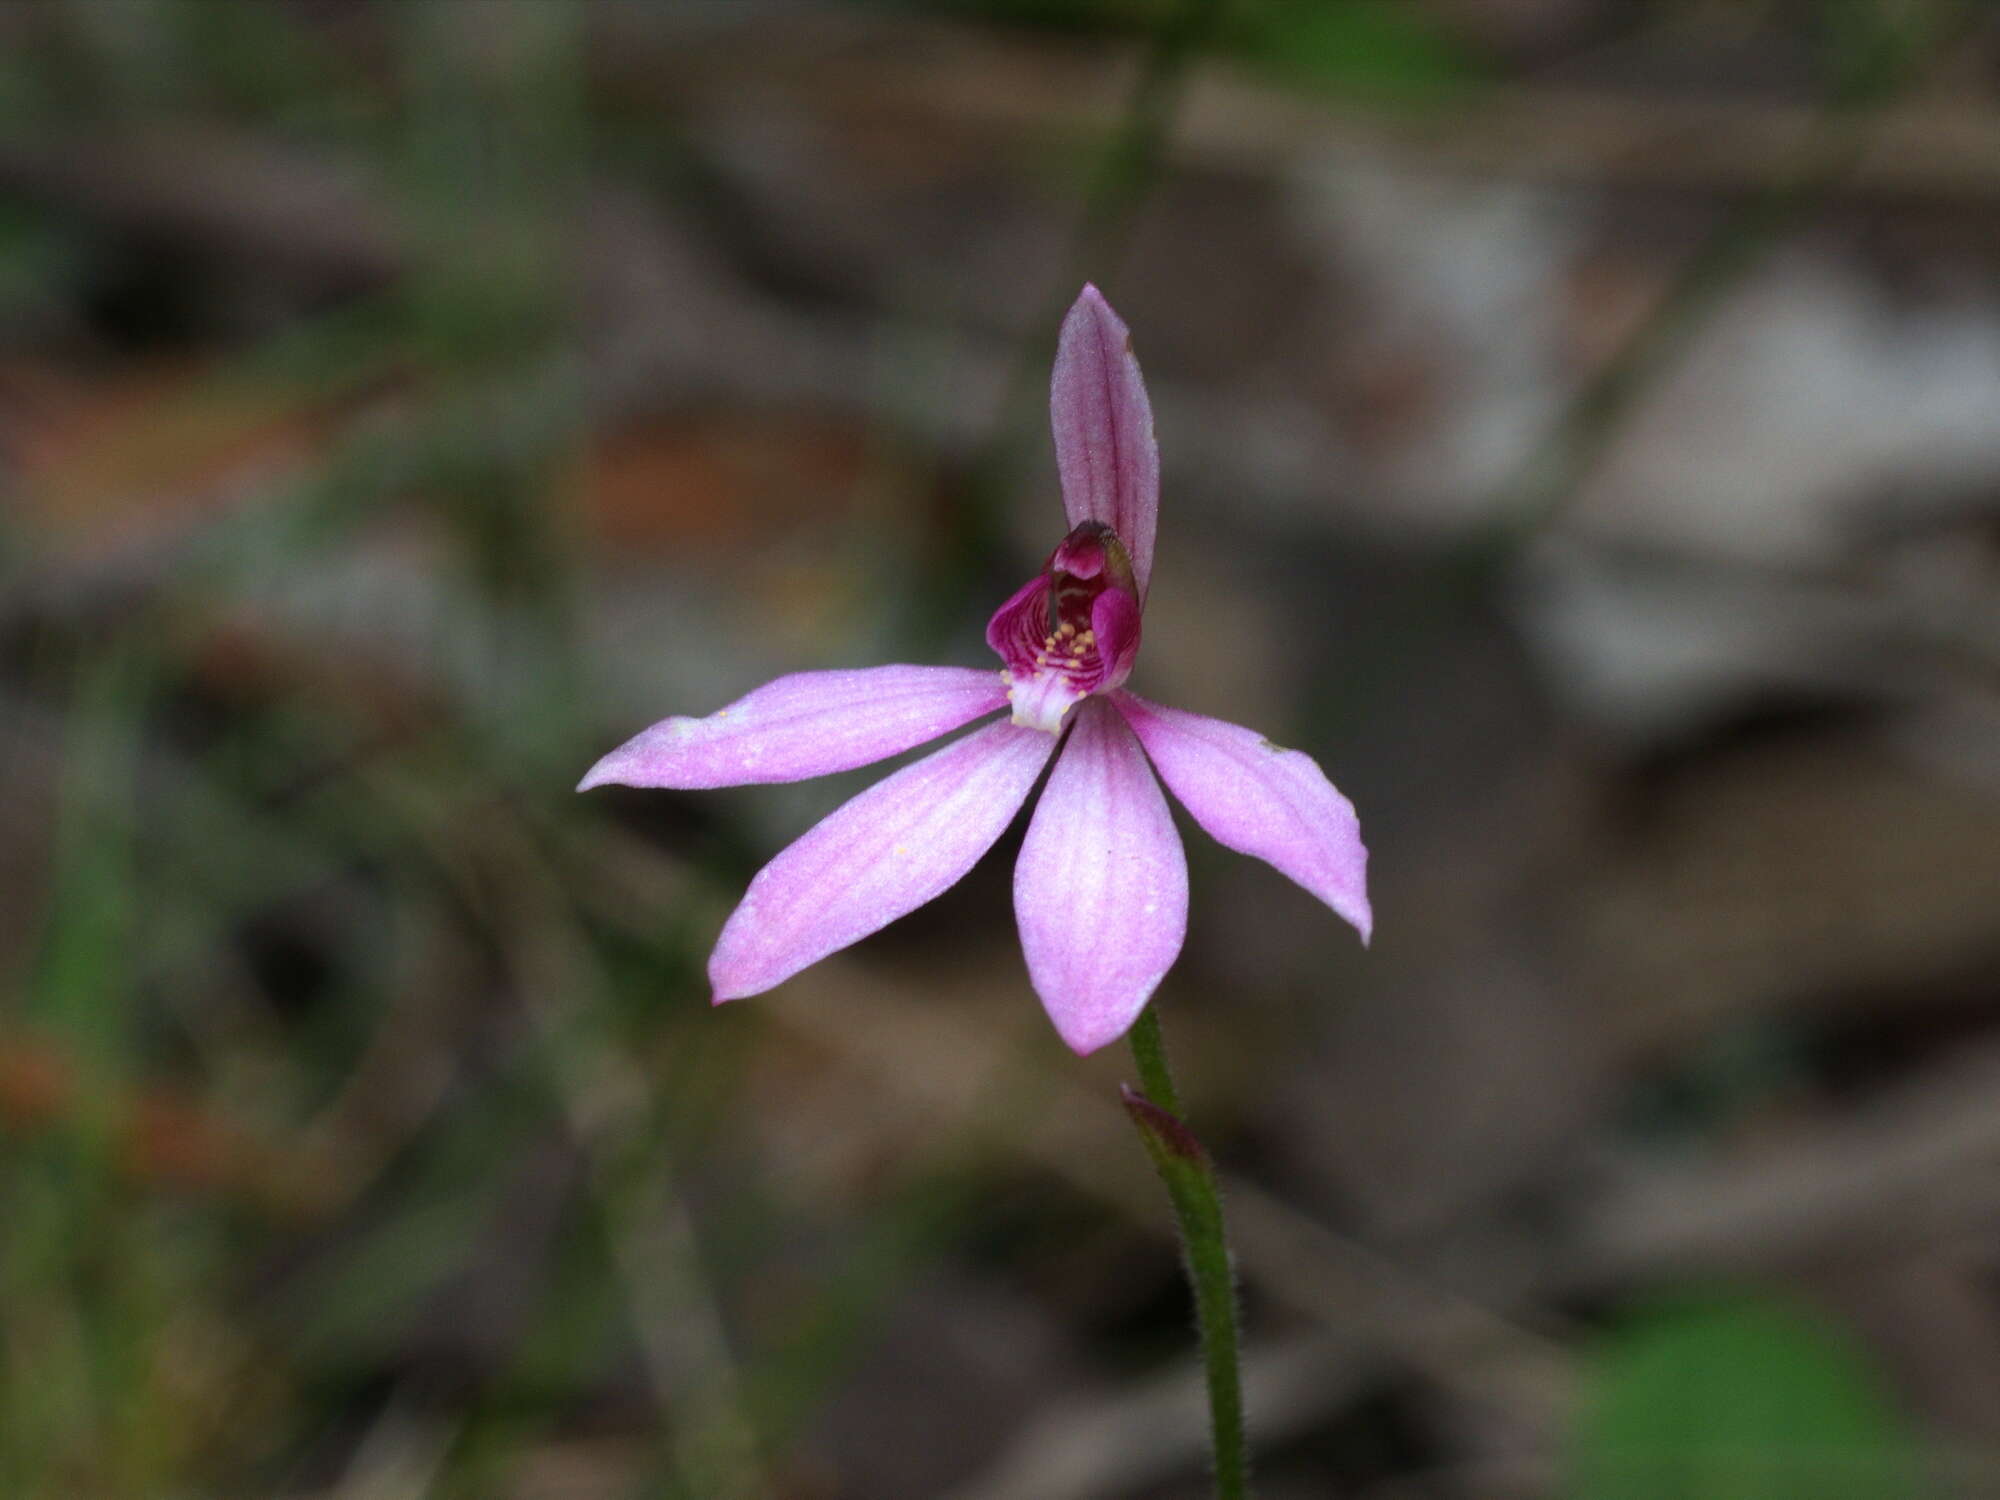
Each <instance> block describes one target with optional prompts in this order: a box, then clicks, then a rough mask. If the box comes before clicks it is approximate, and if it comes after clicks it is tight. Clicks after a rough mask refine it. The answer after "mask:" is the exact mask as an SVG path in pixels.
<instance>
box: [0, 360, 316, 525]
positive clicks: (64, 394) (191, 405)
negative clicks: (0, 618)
mask: <svg viewBox="0 0 2000 1500" xmlns="http://www.w3.org/2000/svg"><path fill="white" fill-rule="evenodd" d="M0 390H4V391H6V392H8V393H9V394H10V395H11V396H12V397H13V398H14V399H13V400H12V401H10V403H9V404H10V405H18V406H19V407H20V408H21V409H22V410H23V411H24V412H25V413H26V415H25V416H24V417H22V418H20V419H19V420H18V421H17V423H15V424H10V425H16V426H18V428H19V429H20V430H18V431H16V432H15V433H14V434H13V435H12V438H11V446H12V448H13V450H14V452H15V453H16V454H17V456H18V458H19V461H20V463H21V476H20V484H19V486H18V490H19V499H20V503H21V504H22V506H23V507H24V509H25V511H26V513H27V515H28V517H29V521H30V524H32V525H35V526H37V527H38V528H39V529H40V530H41V531H42V532H43V534H44V542H45V544H46V545H48V546H49V547H50V548H51V549H52V550H54V551H55V552H57V553H59V554H61V553H67V554H70V555H72V556H79V555H80V556H89V555H92V554H95V553H98V552H101V551H103V550H105V549H107V548H110V547H115V546H119V545H121V544H124V543H128V542H133V541H139V540H144V539H146V538H149V537H154V536H158V535H161V534H164V533H169V532H172V531H174V530H177V529H179V528H180V527H183V526H185V525H188V524H190V523H193V522H197V521H200V520H202V519H204V518H206V517H208V516H211V515H213V514H215V513H216V512H217V511H219V510H221V509H223V508H225V507H226V506H227V505H228V504H229V503H231V501H232V500H234V499H235V498H236V497H237V496H239V495H240V494H241V493H242V491H243V487H244V481H246V480H248V479H250V478H251V477H253V476H255V475H258V474H261V473H268V472H270V471H273V470H282V469H289V468H291V467H293V466H295V465H297V464H299V463H301V462H302V461H303V460H304V459H305V458H307V457H308V456H309V455H310V454H311V453H312V452H313V451H314V450H315V449H316V448H317V447H318V446H319V444H320V443H321V442H322V441H323V440H324V439H325V437H326V435H327V433H328V431H329V427H330V417H331V413H329V412H328V411H327V410H326V409H324V408H323V407H316V406H314V405H312V404H310V403H308V402H306V401H305V400H304V399H303V398H302V397H301V396H300V394H299V393H298V392H296V391H293V390H287V389H281V388H273V387H263V386H257V385H252V384H250V383H248V382H242V381H224V380H218V379H216V378H215V377H214V369H213V366H212V365H209V364H205V363H201V362H187V361H180V362H174V363H170V364H157V365H150V366H145V367H141V368H136V369H132V370H129V371H124V372H120V373H118V374H115V375H110V376H107V377H105V378H102V379H96V380H92V381H89V382H82V381H78V380H75V379H73V378H70V377H66V376H61V375H55V374H51V373H49V372H47V371H41V370H23V369H19V368H16V369H13V370H8V371H5V372H0Z"/></svg>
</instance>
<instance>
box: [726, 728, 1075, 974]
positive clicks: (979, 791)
mask: <svg viewBox="0 0 2000 1500" xmlns="http://www.w3.org/2000/svg"><path fill="white" fill-rule="evenodd" d="M1054 746H1055V741H1054V740H1053V739H1052V738H1051V737H1050V736H1048V735H1046V734H1040V733H1037V732H1036V731H1035V730H1032V729H1017V728H1015V727H1014V726H1013V725H1012V724H1006V723H1000V724H989V725H987V726H986V727H985V728H984V729H980V730H977V731H975V732H974V733H972V734H969V735H967V736H966V737H965V738H964V739H961V740H957V741H954V742H953V743H952V744H950V745H947V746H945V748H944V749H942V750H938V751H934V752H932V753H931V754H930V755H928V756H926V757H925V758H924V759H922V760H920V761H917V762H916V763H915V764H914V765H909V766H905V767H904V768H903V769H902V770H900V771H898V772H896V774H895V775H893V776H890V777H888V778H887V779H886V780H883V781H879V782H877V783H876V784H875V785H874V786H872V787H870V788H869V789H868V790H867V791H865V792H863V793H861V794H860V795H859V796H858V797H855V798H853V799H852V800H851V801H849V802H846V803H844V804H843V805H842V806H840V807H838V808H836V809H835V810H834V811H833V812H832V813H830V814H828V815H827V816H826V817H825V818H823V819H822V820H821V821H820V822H819V823H818V824H817V825H815V826H814V827H813V828H812V829H811V830H809V831H808V832H807V833H806V834H805V835H804V836H803V837H801V838H800V839H799V840H798V841H797V842H796V843H794V844H792V845H791V847H789V848H788V849H786V850H784V851H783V852H782V853H781V854H779V855H778V857H777V858H776V859H774V860H772V861H771V862H770V863H769V864H768V865H766V866H764V868H763V869H762V870H759V871H758V872H757V876H756V878H755V879H754V880H752V881H751V882H750V889H749V890H748V891H747V892H746V893H745V894H744V897H743V901H742V904H740V905H739V906H738V907H737V908H736V910H735V911H734V912H733V913H732V914H731V915H730V918H729V921H728V922H727V923H726V924H725V925H724V926H723V929H722V936H721V937H720V938H718V939H717V940H716V944H715V953H714V955H713V956H712V957H711V958H710V959H709V961H708V977H709V980H710V982H712V983H713V984H714V986H715V999H716V1002H717V1003H718V1004H720V1003H721V1002H722V1001H724V1000H737V999H741V998H742V997H743V996H745V995H755V994H760V993H761V992H763V991H764V990H768V989H770V988H771V987H772V986H773V985H775V984H779V983H781V982H782V981H784V980H786V979H789V978H790V977H791V976H792V975H794V974H796V973H798V971H799V970H801V969H803V968H805V967H806V966H807V965H808V964H813V963H817V962H818V961H819V960H820V959H822V958H824V957H826V956H827V954H829V953H834V952H837V951H838V950H840V949H842V948H845V947H846V946H847V945H848V944H850V943H855V942H859V941H860V940H861V939H862V938H865V937H867V936H868V935H869V934H870V933H871V932H876V931H879V930H880V929H881V928H884V927H886V926H888V925H889V923H891V922H893V921H895V920H896V918H898V917H900V916H902V915H904V914H905V913H906V912H911V911H914V910H916V908H918V907H919V906H922V905H923V904H924V903H925V902H927V901H930V900H932V899H934V898H935V897H937V896H939V895H942V894H943V893H944V892H945V891H947V890H949V889H950V888H951V887H952V886H953V885H955V884H957V883H958V881H959V879H960V878H961V877H962V876H964V874H965V872H966V871H967V870H970V869H971V868H972V867H973V865H974V864H976V863H977V862H978V860H979V856H980V855H982V854H984V853H985V852H986V851H987V849H989V848H990V847H992V844H993V841H994V840H995V839H997V838H999V837H1000V835H1001V834H1002V833H1003V832H1005V831H1006V828H1007V824H1008V823H1009V822H1011V821H1012V820H1013V817H1014V814H1015V813H1016V812H1017V811H1018V810H1019V809H1020V806H1021V804H1022V803H1023V802H1024V801H1026V800H1027V796H1028V792H1029V790H1030V788H1032V787H1033V786H1034V784H1035V778H1036V777H1037V776H1039V775H1040V774H1041V771H1042V767H1043V766H1044V765H1046V764H1047V763H1048V758H1049V753H1050V751H1051V750H1052V749H1053V748H1054Z"/></svg>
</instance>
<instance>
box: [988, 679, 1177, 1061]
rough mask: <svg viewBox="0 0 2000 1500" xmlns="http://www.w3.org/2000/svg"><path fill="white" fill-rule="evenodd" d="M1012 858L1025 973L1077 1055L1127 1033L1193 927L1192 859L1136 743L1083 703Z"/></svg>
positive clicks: (1095, 702) (1111, 715) (1102, 707)
mask: <svg viewBox="0 0 2000 1500" xmlns="http://www.w3.org/2000/svg"><path fill="white" fill-rule="evenodd" d="M1074 718H1075V720H1076V725H1075V727H1074V728H1073V729H1072V730H1071V731H1070V735H1069V741H1068V743H1067V744H1065V745H1064V746H1063V750H1062V754H1061V756H1060V757H1058V759H1057V760H1056V764H1055V769H1054V770H1053V771H1051V772H1050V773H1049V784H1048V785H1047V786H1046V787H1045V788H1043V791H1042V798H1041V801H1040V802H1038V803H1037V804H1036V805H1035V816H1034V820H1033V821H1032V822H1030V823H1029V825H1028V837H1027V841H1026V842H1025V843H1024V844H1023V845H1022V846H1021V859H1020V863H1018V864H1017V865H1016V866H1015V867H1014V913H1015V916H1016V918H1017V919H1018V920H1019V922H1020V924H1021V951H1022V952H1023V953H1024V954H1025V955H1026V956H1027V960H1028V976H1029V978H1030V979H1031V980H1032V981H1033V982H1034V986H1035V991H1036V993H1037V994H1039V995H1040V996H1041V997H1042V1004H1043V1006H1044V1007H1045V1008H1046V1009H1047V1011H1048V1013H1049V1019H1050V1020H1051V1021H1053V1022H1055V1027H1056V1030H1057V1032H1058V1033H1060V1034H1061V1036H1062V1039H1063V1040H1064V1041H1065V1042H1067V1043H1068V1044H1069V1045H1070V1048H1071V1049H1072V1050H1073V1051H1075V1052H1077V1053H1078V1054H1084V1053H1089V1052H1094V1051H1096V1050H1097V1049H1098V1048H1099V1047H1102V1046H1103V1045H1104V1044H1105V1043H1106V1042H1111V1041H1116V1040H1117V1039H1118V1038H1119V1037H1121V1036H1123V1035H1124V1034H1125V1032H1126V1030H1127V1029H1128V1028H1129V1027H1130V1026H1131V1024H1132V1023H1133V1021H1135V1020H1137V1019H1138V1016H1139V1012H1140V1011H1142V1010H1144V1009H1145V1008H1146V1002H1147V1000H1149V999H1150V998H1152V994H1153V991H1154V989H1155V988H1156V987H1158V985H1159V982H1160V979H1161V977H1162V976H1163V975H1165V973H1166V972H1167V970H1168V969H1169V968H1171V967H1172V966H1173V962H1174V959H1175V958H1177V957H1178V956H1179V954H1180V951H1181V942H1182V940H1183V939H1184V938H1185V937H1186V936H1187V898H1188V892H1187V858H1186V855H1185V854H1184V853H1183V851H1182V849H1181V839H1180V835H1179V834H1178V833H1177V832H1175V830H1174V820H1173V816H1172V814H1171V813H1169V812H1168V810H1167V799H1166V798H1165V797H1164V796H1163V795H1162V794H1161V792H1160V785H1159V783H1158V782H1157V781H1155V780H1154V779H1153V773H1152V771H1151V769H1150V768H1149V767H1148V766H1147V764H1146V756H1145V753H1144V752H1143V751H1141V750H1140V748H1139V742H1138V741H1137V740H1135V739H1134V738H1133V737H1132V733H1131V731H1130V730H1128V729H1127V728H1126V727H1125V724H1124V722H1123V721H1122V720H1121V719H1120V718H1119V717H1118V715H1117V713H1116V712H1114V711H1113V710H1112V709H1111V707H1110V706H1109V705H1108V704H1107V703H1105V702H1104V700H1103V699H1101V698H1091V699H1088V700H1086V701H1085V702H1084V703H1082V704H1080V705H1079V706H1078V707H1077V709H1076V710H1075V713H1074Z"/></svg>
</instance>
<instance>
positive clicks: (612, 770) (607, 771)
mask: <svg viewBox="0 0 2000 1500" xmlns="http://www.w3.org/2000/svg"><path fill="white" fill-rule="evenodd" d="M617 758H618V752H617V751H616V750H614V751H612V752H611V753H610V754H609V755H607V756H605V757H604V758H603V759H602V760H600V761H599V762H598V763H597V764H596V765H594V766H592V767H591V768H590V769H589V770H588V771H585V772H584V773H583V780H581V781H579V782H578V783H577V784H576V789H577V790H578V791H579V792H587V791H589V790H590V789H591V788H592V787H599V786H608V785H612V784H614V783H615V782H616V781H617V780H618V767H617V766H616V765H614V764H613V762H614V761H615V760H616V759H617Z"/></svg>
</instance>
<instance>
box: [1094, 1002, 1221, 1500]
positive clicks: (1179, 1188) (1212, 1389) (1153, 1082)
mask: <svg viewBox="0 0 2000 1500" xmlns="http://www.w3.org/2000/svg"><path fill="white" fill-rule="evenodd" d="M1131 1043H1132V1056H1133V1059H1134V1060H1135V1061H1136V1062H1137V1063H1138V1065H1139V1078H1140V1081H1141V1083H1142V1084H1143V1085H1144V1092H1143V1093H1138V1092H1135V1091H1134V1090H1132V1089H1129V1088H1128V1089H1127V1090H1126V1091H1125V1109H1126V1112H1127V1113H1128V1114H1130V1115H1131V1117H1132V1122H1133V1123H1134V1124H1135V1125H1137V1126H1138V1127H1139V1136H1140V1139H1141V1140H1143V1141H1144V1142H1145V1145H1146V1151H1147V1154H1148V1155H1150V1156H1151V1157H1152V1158H1153V1165H1154V1166H1155V1167H1157V1168H1158V1169H1159V1173H1160V1180H1161V1181H1162V1182H1164V1183H1165V1184H1166V1188H1167V1196H1168V1197H1169V1198H1170V1199H1171V1200H1172V1201H1173V1205H1174V1217H1175V1219H1176V1220H1177V1221H1178V1222H1179V1225H1180V1233H1181V1259H1182V1264H1183V1266H1184V1268H1185V1269H1186V1271H1187V1278H1188V1285H1189V1287H1190V1288H1191V1289H1192V1290H1193V1292H1194V1307H1195V1321H1196V1324H1197V1326H1198V1327H1199V1328H1200V1331H1201V1353H1202V1364H1203V1367H1204V1369H1205V1372H1206V1374H1207V1377H1208V1412H1209V1422H1210V1428H1211V1445H1212V1448H1213V1451H1214V1459H1215V1493H1216V1496H1217V1500H1243V1497H1244V1496H1247V1495H1248V1494H1249V1493H1250V1457H1249V1448H1248V1445H1247V1444H1246V1442H1245V1440H1244V1434H1243V1375H1242V1369H1241V1361H1240V1358H1239V1355H1238V1351H1237V1346H1238V1343H1239V1338H1238V1333H1237V1319H1236V1277H1235V1271H1234V1268H1233V1265H1232V1262H1231V1258H1230V1254H1229V1236H1228V1232H1227V1230H1226V1228H1225V1226H1224V1224H1223V1218H1222V1195H1221V1193H1220V1192H1219V1191H1218V1190H1217V1188H1216V1182H1215V1169H1214V1167H1213V1166H1212V1165H1211V1164H1210V1162H1209V1159H1208V1153H1207V1152H1205V1151H1203V1150H1202V1148H1201V1144H1200V1143H1199V1142H1198V1141H1197V1140H1196V1139H1195V1138H1194V1135H1193V1133H1192V1132H1191V1131H1189V1129H1188V1128H1187V1126H1186V1124H1184V1123H1183V1122H1182V1120H1181V1113H1180V1111H1181V1103H1180V1095H1179V1093H1178V1092H1177V1091H1176V1090H1175V1088H1174V1079H1173V1074H1172V1073H1171V1072H1170V1071H1169V1070H1168V1068H1167V1052H1166V1043H1165V1041H1164V1039H1163V1038H1162V1037H1161V1035H1160V1022H1159V1018H1158V1017H1157V1016H1156V1015H1155V1014H1154V1013H1153V1011H1152V1009H1151V1007H1148V1008H1147V1009H1146V1010H1145V1011H1144V1012H1143V1013H1142V1014H1141V1015H1140V1017H1139V1019H1138V1021H1137V1022H1136V1023H1134V1025H1133V1027H1132V1033H1131Z"/></svg>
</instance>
